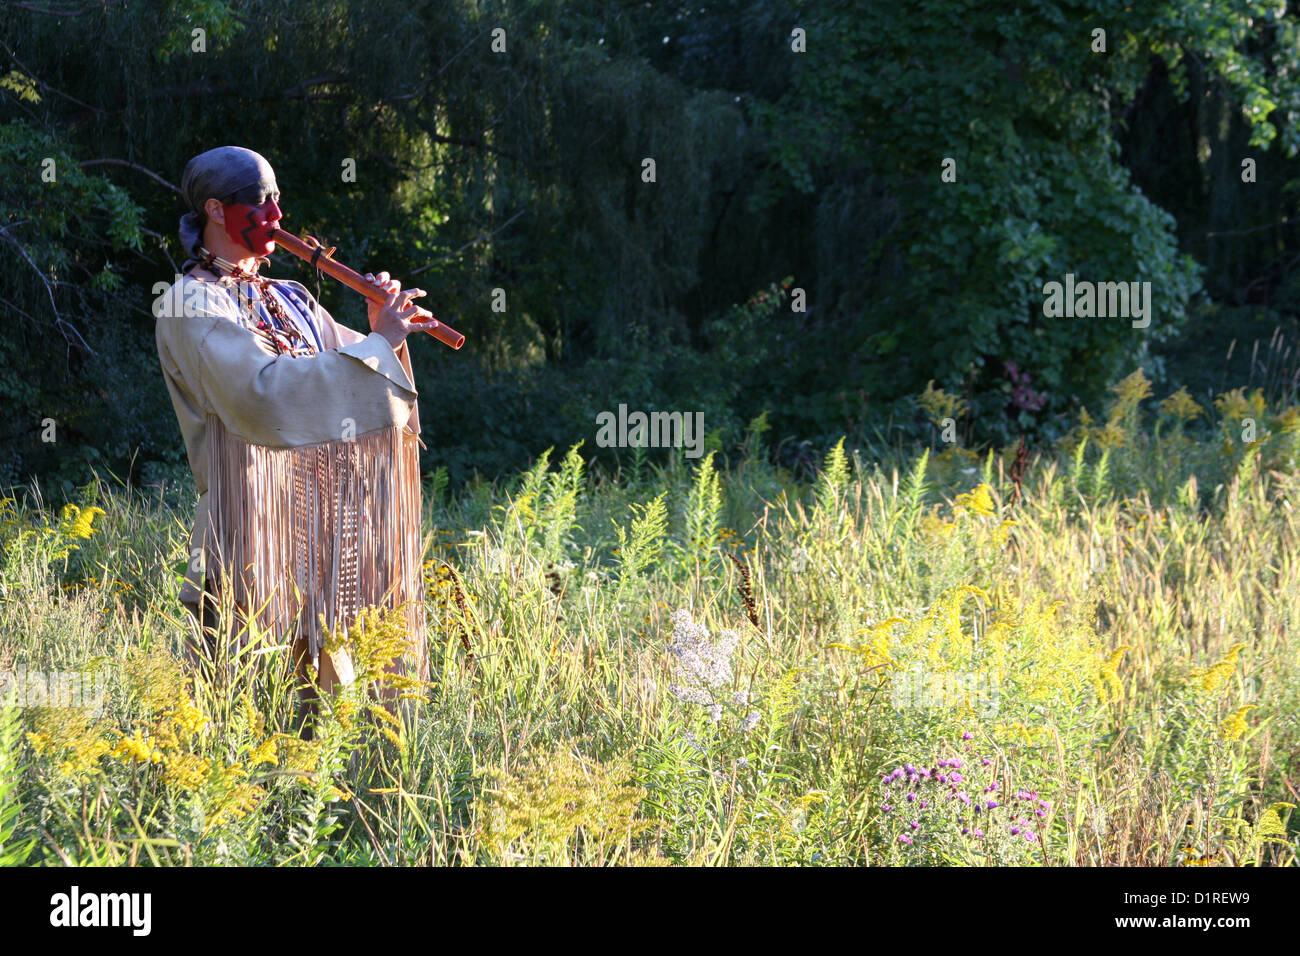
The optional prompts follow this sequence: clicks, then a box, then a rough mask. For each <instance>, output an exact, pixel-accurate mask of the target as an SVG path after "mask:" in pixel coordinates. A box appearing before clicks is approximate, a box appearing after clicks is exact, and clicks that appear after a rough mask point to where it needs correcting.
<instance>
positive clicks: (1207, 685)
mask: <svg viewBox="0 0 1300 956" xmlns="http://www.w3.org/2000/svg"><path fill="white" fill-rule="evenodd" d="M1245 646H1246V645H1245V644H1234V645H1232V647H1231V649H1230V650H1229V651H1228V653H1227V655H1226V656H1225V657H1224V658H1223V660H1221V661H1219V662H1218V663H1217V664H1214V665H1213V666H1211V667H1206V668H1198V669H1197V670H1194V671H1192V673H1191V676H1190V678H1189V681H1190V682H1191V683H1192V684H1195V685H1196V687H1198V688H1199V689H1200V690H1202V691H1204V692H1205V693H1207V694H1213V693H1216V692H1217V691H1218V690H1219V688H1221V687H1222V686H1223V685H1224V684H1225V683H1227V681H1228V678H1229V677H1231V676H1232V672H1233V671H1234V670H1236V669H1237V655H1238V654H1240V653H1241V649H1242V648H1243V647H1245Z"/></svg>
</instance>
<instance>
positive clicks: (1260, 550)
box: [0, 373, 1300, 866]
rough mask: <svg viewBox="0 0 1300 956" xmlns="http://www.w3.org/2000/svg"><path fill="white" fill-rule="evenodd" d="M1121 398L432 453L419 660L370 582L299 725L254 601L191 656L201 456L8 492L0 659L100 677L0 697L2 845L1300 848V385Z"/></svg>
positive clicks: (815, 855) (63, 856)
mask: <svg viewBox="0 0 1300 956" xmlns="http://www.w3.org/2000/svg"><path fill="white" fill-rule="evenodd" d="M1114 392H1115V399H1114V401H1113V402H1112V404H1111V405H1110V407H1109V408H1108V409H1107V410H1106V413H1105V417H1104V419H1103V420H1100V421H1093V420H1092V419H1091V418H1089V417H1087V416H1086V414H1085V415H1084V416H1083V417H1082V418H1081V420H1080V422H1079V424H1078V426H1077V427H1076V429H1075V430H1074V431H1072V432H1071V433H1070V434H1069V435H1068V436H1066V439H1065V440H1063V441H1062V442H1061V443H1059V445H1058V446H1057V447H1055V448H1052V449H1041V450H1039V451H1038V452H1036V453H1034V454H1032V455H1030V456H1029V457H1028V459H1027V460H1026V459H1024V458H1022V460H1021V463H1020V464H1019V465H1017V464H1015V451H1016V450H1015V449H1012V448H1008V449H1003V450H999V451H991V452H988V453H986V454H984V455H979V454H976V453H974V452H972V451H969V450H966V449H962V448H960V447H957V446H951V445H950V446H947V447H946V449H945V450H944V451H943V452H942V453H941V454H932V453H931V451H930V450H928V449H923V450H921V451H920V452H919V453H918V454H914V455H909V456H907V458H906V459H902V458H899V457H889V456H886V457H883V458H879V459H873V458H872V457H871V456H870V455H864V454H863V453H862V452H860V451H859V452H855V451H852V450H850V451H848V452H846V451H845V449H844V448H843V445H842V443H841V444H840V445H837V446H836V447H835V448H834V449H832V450H831V451H830V453H829V454H828V455H827V457H826V459H825V461H824V467H823V468H822V470H821V473H820V475H819V476H818V477H817V479H816V480H815V481H814V482H812V483H811V484H807V483H799V482H796V481H794V480H793V479H792V478H791V476H790V475H788V474H786V473H784V472H782V471H781V470H780V469H777V468H774V467H773V466H771V465H770V464H769V463H768V462H767V458H766V455H765V453H764V446H763V431H764V426H765V421H764V419H762V418H760V419H759V420H756V421H755V422H754V423H752V425H751V427H750V430H749V433H748V435H747V437H746V440H745V443H744V448H743V453H742V454H741V455H739V456H737V460H736V461H734V462H733V463H732V464H731V465H730V466H728V467H723V466H722V465H721V464H720V463H719V461H718V460H717V458H716V456H713V455H710V456H707V457H704V458H702V459H699V460H696V461H691V460H688V459H685V458H684V457H682V456H681V455H680V454H679V455H677V456H675V457H669V458H668V459H667V460H666V461H664V462H660V463H652V462H650V461H648V460H646V459H645V458H643V457H640V456H638V458H637V460H636V466H635V468H634V469H633V471H632V473H630V474H627V473H623V474H619V475H615V476H611V475H609V474H606V473H603V472H598V473H591V472H589V471H588V469H587V468H586V466H585V465H584V463H583V460H582V458H581V457H580V456H579V454H578V450H577V447H576V446H575V448H574V449H570V450H569V451H568V453H567V454H565V455H563V456H559V460H558V461H557V462H552V461H551V454H550V453H549V452H548V453H547V454H546V455H543V456H542V457H541V458H540V459H539V460H538V461H537V462H536V464H535V465H534V466H533V467H532V468H531V469H529V470H528V471H527V472H526V473H525V474H523V475H521V476H519V477H518V478H517V479H516V480H515V481H512V482H509V483H501V484H493V483H487V482H476V483H474V484H471V485H469V486H467V487H465V488H464V489H462V490H461V491H459V492H458V493H456V494H448V492H447V489H446V481H445V473H443V472H439V473H438V474H435V475H434V476H433V477H432V480H431V481H430V482H429V483H428V484H427V486H426V494H425V514H424V515H423V522H424V528H425V531H426V533H427V541H428V549H427V553H426V559H427V560H426V564H425V578H426V583H427V601H426V606H427V610H428V614H429V623H430V630H429V633H430V642H431V646H430V657H431V661H432V664H431V679H430V682H429V683H428V685H427V686H423V687H415V686H410V685H409V682H406V683H403V682H402V681H400V680H397V679H395V678H393V677H392V676H391V674H389V672H388V664H389V662H391V661H392V660H393V658H394V656H395V655H396V654H398V653H399V652H400V650H401V646H402V639H403V636H404V635H403V634H402V632H401V629H400V627H399V626H398V624H397V619H396V617H395V616H393V615H384V614H379V615H367V616H365V617H364V618H362V619H359V620H358V621H357V622H356V624H355V625H354V626H353V627H352V628H351V629H350V630H349V631H348V633H346V634H342V633H340V634H336V635H334V637H333V638H332V640H336V641H344V640H346V641H348V642H349V643H350V644H351V647H352V650H353V656H354V659H355V660H356V663H357V668H358V679H357V681H356V682H355V683H354V684H352V685H350V686H349V687H348V688H346V689H345V690H343V691H341V692H340V693H339V694H338V696H337V697H335V698H334V699H332V700H329V701H326V702H325V704H324V707H323V713H322V716H321V719H320V721H319V724H318V727H317V733H316V735H315V737H314V738H313V739H311V740H303V739H301V738H300V737H299V736H298V735H297V734H296V732H295V729H294V721H293V718H294V689H293V687H292V682H291V677H290V673H289V667H288V663H287V649H286V648H285V647H284V646H282V645H280V644H277V643H276V641H275V639H274V637H273V636H271V635H262V634H255V635H253V637H252V638H251V640H250V641H249V643H248V645H247V646H246V647H244V648H239V647H235V648H228V649H226V656H225V657H224V658H223V659H222V660H221V661H220V663H219V666H216V667H213V668H207V669H204V670H202V671H199V672H194V671H191V670H188V669H187V668H186V666H185V665H184V664H183V663H182V660H181V648H182V644H183V640H184V638H185V634H186V629H187V627H188V624H187V621H186V615H185V612H184V611H183V610H182V609H181V607H180V606H179V604H177V602H176V593H177V589H178V587H179V583H180V580H179V578H180V574H181V571H182V570H183V564H184V560H185V554H184V550H185V542H186V534H187V530H188V528H187V525H188V522H189V521H190V520H191V517H192V503H193V496H192V489H191V490H190V491H189V492H187V491H186V489H185V488H184V487H182V488H180V489H179V490H178V489H170V491H169V490H168V489H167V488H163V487H160V488H154V489H150V490H149V491H147V492H142V491H139V490H128V489H126V488H123V487H120V484H119V485H114V483H113V482H110V481H105V480H96V481H94V482H92V483H91V484H89V485H87V486H86V487H85V488H84V489H82V490H81V496H80V499H79V500H78V501H76V502H74V503H72V505H71V507H64V508H62V509H58V510H56V509H54V508H52V507H50V506H48V505H47V504H46V503H45V502H43V501H42V500H41V499H40V496H39V494H38V493H37V492H36V490H35V489H34V488H32V487H27V488H23V489H15V490H13V491H11V492H10V496H9V499H8V500H7V502H6V504H5V510H4V513H3V514H2V515H0V536H2V539H3V541H4V551H3V564H2V565H0V672H6V673H8V674H10V675H11V680H10V683H11V684H12V683H13V680H12V675H13V674H15V673H17V672H18V671H19V669H20V668H21V669H25V672H26V673H27V674H28V675H30V674H33V673H37V672H46V673H47V672H63V673H67V672H77V673H79V674H83V675H93V678H94V680H95V682H96V686H97V688H99V689H100V690H101V691H102V694H103V706H102V711H101V712H98V713H94V714H91V713H89V712H87V711H86V710H85V709H84V708H82V709H79V708H75V707H67V706H27V707H23V708H19V707H17V706H10V707H6V708H0V861H3V862H4V863H7V864H11V865H12V864H22V863H27V864H35V863H47V864H60V863H75V864H141V865H184V864H200V865H214V864H216V865H219V864H255V865H257V864H268V865H279V864H291V865H295V864H360V865H394V866H396V865H421V864H433V865H442V864H457V863H460V864H508V865H519V864H551V865H612V864H613V865H616V864H635V865H669V864H687V865H752V864H809V865H843V864H854V865H861V864H890V865H905V864H969V865H1000V864H1028V865H1052V866H1060V865H1114V864H1120V865H1175V864H1177V865H1294V864H1295V862H1296V853H1297V848H1298V847H1300V836H1298V835H1297V822H1298V821H1300V816H1296V815H1294V813H1293V805H1294V804H1297V803H1300V799H1298V797H1300V794H1297V792H1296V790H1297V779H1298V778H1300V723H1298V719H1300V674H1298V673H1297V668H1298V667H1300V640H1298V639H1297V637H1296V636H1295V635H1296V633H1297V625H1300V602H1298V601H1297V599H1296V596H1297V593H1300V592H1298V588H1300V560H1298V558H1300V550H1298V549H1297V544H1298V534H1297V531H1298V528H1297V517H1296V511H1295V501H1296V498H1297V493H1298V492H1300V488H1298V487H1297V482H1298V481H1300V479H1298V478H1297V464H1300V458H1298V448H1297V445H1298V443H1300V418H1298V417H1297V410H1296V409H1295V408H1288V409H1279V410H1274V409H1270V408H1269V407H1268V403H1267V402H1266V401H1264V399H1263V397H1262V394H1261V393H1259V392H1256V393H1254V394H1252V395H1249V396H1248V395H1246V394H1245V393H1244V391H1243V390H1237V391H1235V392H1231V393H1226V394H1225V395H1223V396H1220V398H1219V400H1217V401H1216V403H1215V407H1214V408H1213V409H1201V408H1199V406H1197V405H1196V403H1195V402H1194V401H1192V400H1191V398H1190V397H1188V396H1187V395H1186V393H1185V392H1180V393H1177V394H1175V395H1174V396H1170V397H1169V398H1167V399H1166V400H1164V401H1163V402H1161V403H1159V404H1158V406H1156V407H1151V408H1149V409H1147V410H1145V411H1144V409H1143V402H1144V401H1145V400H1146V399H1147V398H1148V397H1149V385H1148V383H1147V382H1146V380H1145V379H1144V378H1143V377H1142V376H1141V374H1140V373H1135V375H1133V376H1130V377H1129V378H1127V379H1125V380H1124V381H1123V382H1120V383H1118V384H1117V385H1116V386H1115V388H1114ZM1148 404H1151V403H1148ZM922 405H923V407H925V408H926V409H927V412H928V413H929V414H931V415H932V416H934V418H935V421H936V424H938V423H939V422H940V421H942V419H943V418H944V417H947V416H949V415H951V414H952V413H954V412H957V413H958V414H959V413H960V408H959V407H958V406H959V405H960V403H959V402H956V401H955V400H953V399H952V398H951V397H950V396H944V395H943V393H942V392H940V391H937V390H933V389H932V390H929V391H928V392H927V395H926V396H925V397H924V398H923V401H922ZM96 509H99V510H96ZM467 651H468V652H467ZM470 653H472V659H471V658H470ZM88 679H89V676H88ZM30 683H31V682H30V679H28V693H29V694H30ZM380 692H383V693H384V694H387V695H388V697H389V698H391V697H392V696H394V695H400V696H402V697H403V698H404V700H403V701H402V702H401V706H390V707H388V708H386V707H384V706H381V705H380V704H379V703H378V702H377V700H378V698H379V696H380ZM10 693H11V695H12V693H13V689H12V688H11V690H10ZM11 699H13V698H12V697H11ZM26 702H27V703H28V704H31V703H32V700H31V699H30V697H29V699H28V700H27V701H26ZM37 703H39V701H38V702H37ZM51 703H57V701H51Z"/></svg>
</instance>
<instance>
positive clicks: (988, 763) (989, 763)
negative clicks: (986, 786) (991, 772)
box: [980, 757, 993, 767]
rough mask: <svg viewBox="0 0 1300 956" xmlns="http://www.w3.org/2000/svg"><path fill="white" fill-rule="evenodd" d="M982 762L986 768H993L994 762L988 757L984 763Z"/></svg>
mask: <svg viewBox="0 0 1300 956" xmlns="http://www.w3.org/2000/svg"><path fill="white" fill-rule="evenodd" d="M980 762H981V763H983V764H984V766H986V767H991V766H993V761H992V760H990V759H989V758H988V757H985V758H984V759H983V760H982V761H980Z"/></svg>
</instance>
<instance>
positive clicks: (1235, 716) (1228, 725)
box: [1219, 704, 1256, 740]
mask: <svg viewBox="0 0 1300 956" xmlns="http://www.w3.org/2000/svg"><path fill="white" fill-rule="evenodd" d="M1255 706H1256V705H1255V704H1247V705H1246V706H1245V707H1238V708H1237V709H1236V710H1234V711H1233V712H1232V713H1231V714H1229V715H1228V716H1227V717H1226V718H1224V720H1223V723H1221V724H1220V725H1219V729H1220V730H1221V731H1222V733H1223V739H1224V740H1238V739H1239V738H1240V737H1241V735H1242V734H1244V733H1245V732H1246V730H1247V729H1248V728H1249V724H1247V723H1246V715H1247V714H1248V713H1250V712H1251V711H1252V710H1254V709H1255Z"/></svg>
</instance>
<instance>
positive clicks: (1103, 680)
mask: <svg viewBox="0 0 1300 956" xmlns="http://www.w3.org/2000/svg"><path fill="white" fill-rule="evenodd" d="M1132 649H1133V647H1132V645H1130V644H1123V645H1121V646H1119V647H1117V648H1115V650H1113V651H1111V653H1110V656H1109V657H1107V658H1106V663H1104V664H1102V665H1101V669H1100V670H1098V672H1097V680H1096V684H1097V693H1098V696H1100V697H1101V698H1102V700H1119V698H1120V696H1121V695H1122V694H1123V693H1124V685H1123V684H1122V683H1120V679H1119V665H1120V661H1122V660H1123V659H1124V654H1125V652H1126V651H1131V650H1132Z"/></svg>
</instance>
